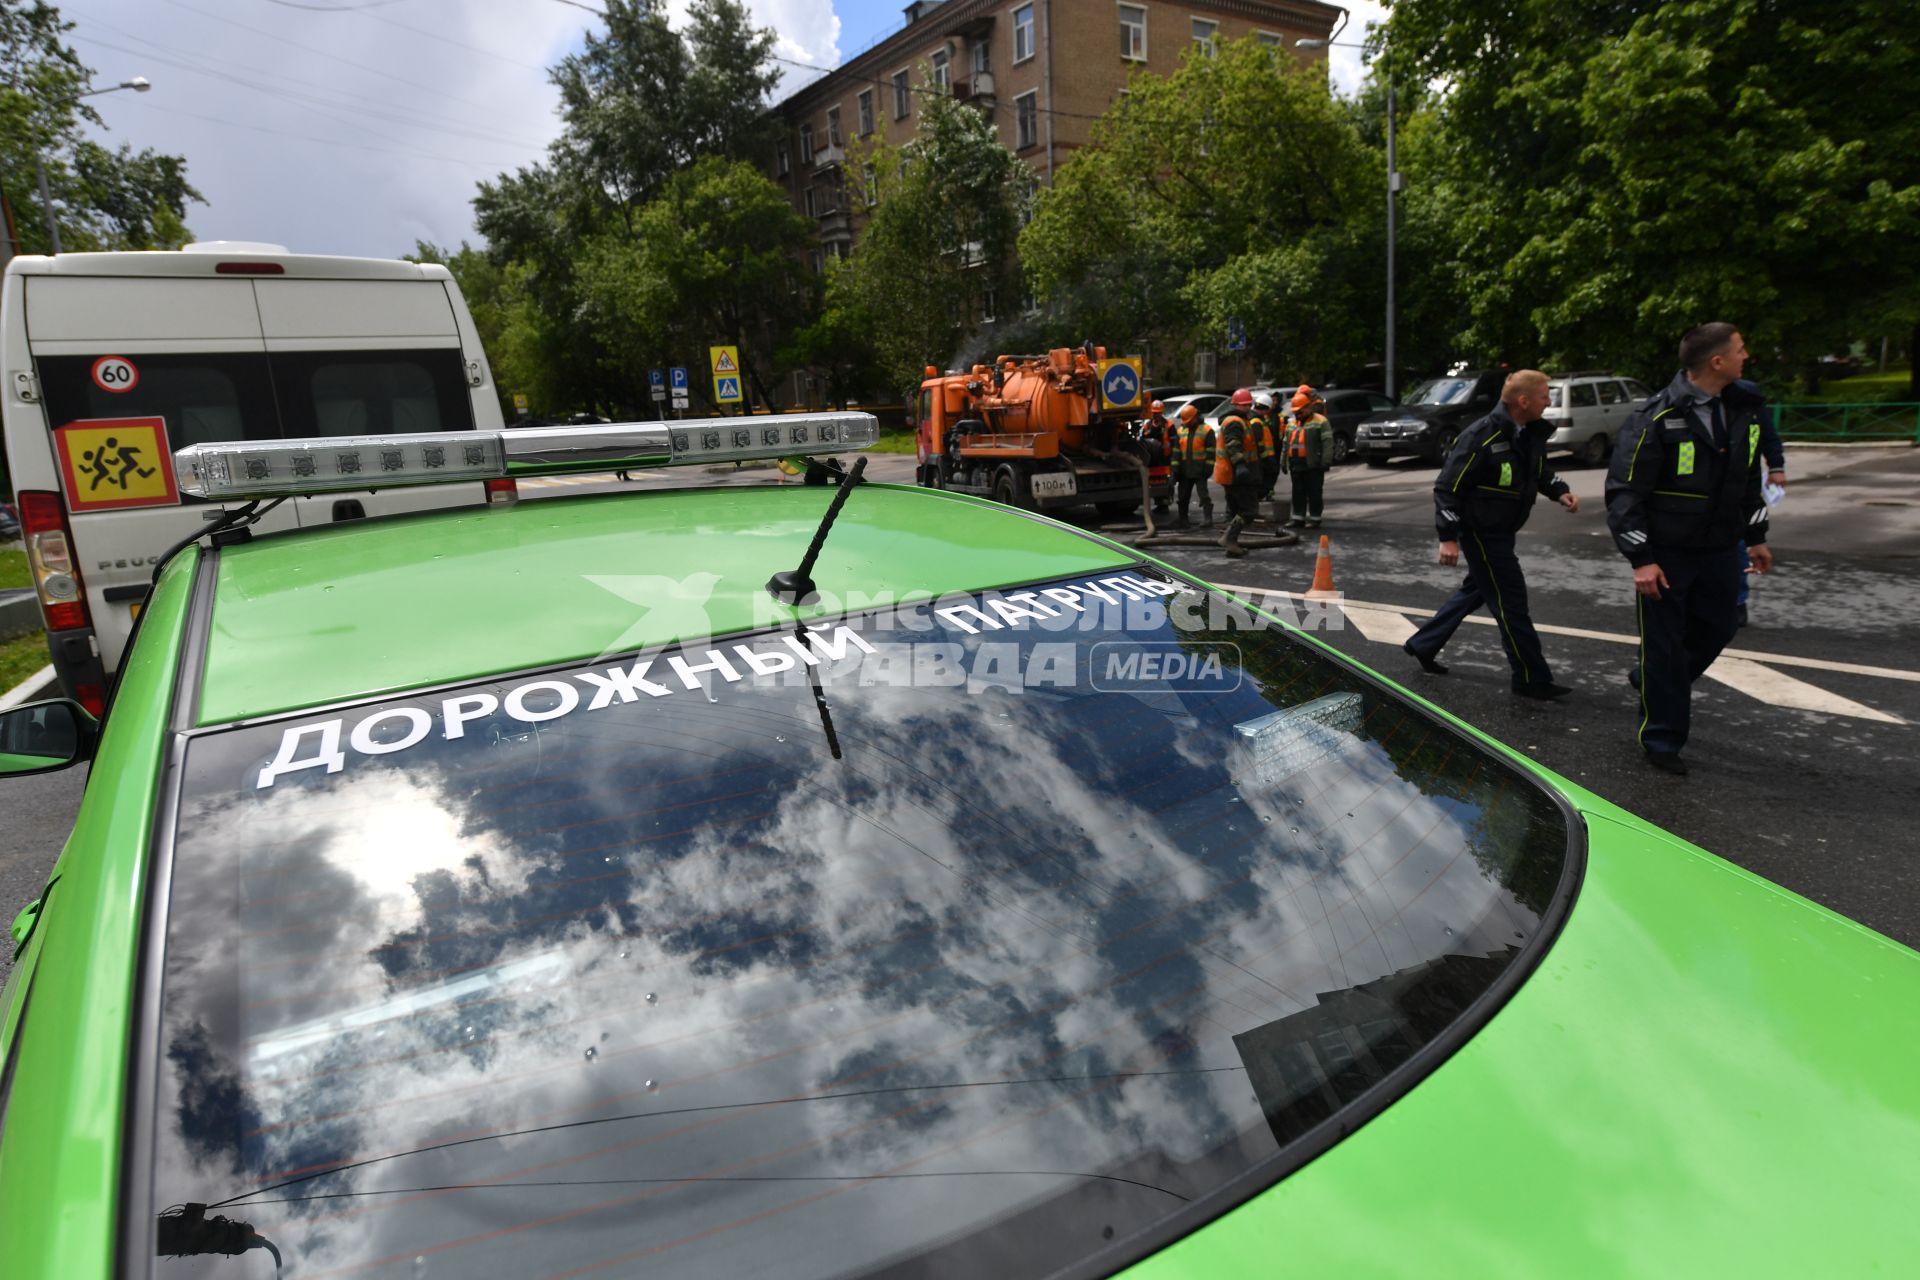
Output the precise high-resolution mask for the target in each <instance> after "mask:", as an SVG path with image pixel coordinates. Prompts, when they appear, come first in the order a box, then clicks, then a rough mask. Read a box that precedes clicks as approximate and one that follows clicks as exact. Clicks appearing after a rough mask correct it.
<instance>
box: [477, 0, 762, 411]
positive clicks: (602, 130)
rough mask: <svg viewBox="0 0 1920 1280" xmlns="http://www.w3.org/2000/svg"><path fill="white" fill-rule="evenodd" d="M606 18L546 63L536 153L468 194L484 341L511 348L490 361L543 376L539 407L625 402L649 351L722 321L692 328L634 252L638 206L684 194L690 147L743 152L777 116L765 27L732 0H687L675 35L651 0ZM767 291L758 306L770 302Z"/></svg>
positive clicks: (534, 382)
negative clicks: (540, 151) (495, 291)
mask: <svg viewBox="0 0 1920 1280" xmlns="http://www.w3.org/2000/svg"><path fill="white" fill-rule="evenodd" d="M605 18H606V30H605V32H604V34H593V35H589V36H588V37H587V39H586V42H585V45H584V47H583V48H582V50H581V52H579V53H577V54H573V55H570V56H568V57H567V58H565V59H563V60H562V61H561V62H560V63H559V65H557V66H555V67H554V68H553V69H552V71H551V73H550V74H551V78H552V80H553V83H554V85H555V86H556V87H557V88H558V89H559V91H560V114H561V119H562V131H561V135H560V137H559V138H558V139H557V140H556V141H555V142H554V143H553V145H552V147H551V148H550V150H549V154H548V156H547V159H546V162H545V163H542V164H535V165H530V166H527V167H525V168H522V169H520V170H518V171H516V172H514V173H511V174H504V173H503V174H501V175H499V177H497V178H496V179H494V180H493V181H492V182H483V183H481V184H480V189H479V192H478V194H477V195H476V196H475V198H474V221H475V225H476V227H477V228H478V229H479V231H480V234H481V236H482V237H484V239H485V240H486V244H487V249H486V252H487V255H488V257H489V258H490V259H491V261H492V263H493V264H494V266H495V268H496V271H497V276H496V278H497V283H498V286H499V288H500V290H501V292H500V306H501V312H500V314H501V326H502V327H501V331H500V335H499V339H498V340H499V341H500V342H501V343H503V344H506V345H507V347H508V348H509V349H510V350H511V351H512V352H514V353H515V354H513V355H511V356H509V357H507V358H506V359H504V360H503V359H502V358H501V357H498V356H496V357H495V359H496V361H497V362H499V363H501V364H502V367H503V368H509V369H513V370H515V377H516V378H517V379H518V381H517V382H516V384H515V385H516V389H528V394H529V396H533V395H534V392H533V390H531V388H534V387H541V388H544V390H543V391H542V392H541V394H540V396H539V397H536V403H538V404H540V405H541V406H542V407H543V409H544V410H545V411H546V412H549V413H560V412H565V411H567V410H577V409H596V410H600V411H603V412H609V413H612V414H615V415H621V416H624V415H626V414H630V413H634V412H637V411H638V409H639V406H640V405H642V404H644V403H645V402H646V389H645V386H644V384H643V378H644V370H645V368H646V366H647V361H648V360H653V361H654V362H656V363H657V362H658V360H659V359H661V358H662V357H665V356H667V355H673V354H677V355H679V356H681V357H683V358H690V353H691V352H692V351H695V350H699V349H703V348H704V347H705V346H706V345H707V343H708V342H710V341H714V340H720V339H724V338H726V337H728V336H729V335H730V334H731V333H732V332H733V329H729V330H724V331H714V332H707V333H694V332H693V331H692V330H691V329H690V328H688V327H687V324H686V323H685V322H686V319H687V316H688V314H689V313H688V312H687V311H686V310H685V308H682V309H680V310H679V311H678V312H675V309H674V308H673V307H672V306H670V305H668V304H667V303H666V302H663V301H661V300H660V295H659V291H658V289H656V287H655V284H656V282H653V281H649V280H644V279H641V278H638V277H636V276H635V275H634V274H633V272H634V264H635V263H637V262H639V261H642V260H645V259H646V258H647V255H648V252H649V251H648V249H647V248H646V246H645V245H644V244H643V243H642V240H643V239H644V236H643V227H644V226H646V225H648V211H649V209H650V208H651V207H652V206H653V205H654V204H655V203H656V202H658V201H661V200H670V201H684V200H685V199H686V198H687V196H688V192H687V190H686V189H684V188H680V187H676V186H675V184H676V183H677V182H679V181H680V177H681V175H683V174H685V173H686V172H687V171H688V170H689V169H690V168H691V167H693V166H695V165H696V162H699V161H701V160H702V158H703V157H717V158H723V159H727V160H730V161H734V162H744V161H749V160H755V159H758V158H759V157H760V156H761V155H762V154H764V152H765V151H766V150H767V149H768V148H769V147H770V142H771V137H772V134H771V132H770V131H772V130H775V129H777V128H778V123H777V121H776V120H775V119H774V117H772V115H771V114H770V113H769V112H768V111H767V110H766V105H765V104H766V96H767V93H768V92H769V90H771V88H772V87H773V86H774V85H775V84H776V83H777V81H778V74H777V72H776V71H775V70H774V69H773V62H772V56H771V55H772V50H773V40H774V37H773V33H772V32H770V31H768V30H765V29H762V28H757V27H755V26H753V24H752V22H751V21H750V19H749V16H748V13H747V10H746V8H745V6H744V5H742V4H741V3H739V0H695V3H694V4H693V5H692V6H691V8H690V10H689V22H688V25H687V27H686V28H685V29H684V30H683V31H679V32H676V31H674V30H673V29H672V28H671V27H670V26H669V25H668V22H667V6H666V4H665V3H664V2H663V0H609V2H608V3H607V4H606V6H605ZM709 176H711V175H709ZM652 225H653V227H654V234H655V235H656V238H657V234H658V230H659V228H658V225H657V220H656V222H655V223H654V224H652ZM739 247H740V245H739V243H736V244H735V248H739ZM684 274H685V273H684V272H680V271H679V269H678V268H676V278H680V277H681V276H683V275H684ZM668 292H669V293H671V292H672V291H671V290H669V291H668ZM775 302H776V305H775V306H774V307H773V308H771V309H770V311H769V314H770V315H771V316H776V317H777V316H781V315H784V314H785V311H784V310H782V306H781V305H779V300H775ZM643 303H644V305H643ZM669 313H673V314H669ZM676 316H677V318H675V317H676ZM734 328H736V329H753V328H755V326H754V325H752V324H748V323H746V322H744V321H742V322H741V323H739V324H736V325H735V326H734ZM747 340H748V341H754V339H747ZM762 341H763V342H765V341H771V339H765V340H762ZM667 342H673V343H678V344H681V345H680V346H679V347H678V348H677V349H676V350H669V349H667V348H666V347H664V346H663V345H662V344H663V343H667Z"/></svg>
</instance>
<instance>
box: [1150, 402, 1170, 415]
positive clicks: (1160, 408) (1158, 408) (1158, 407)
mask: <svg viewBox="0 0 1920 1280" xmlns="http://www.w3.org/2000/svg"><path fill="white" fill-rule="evenodd" d="M1166 411H1167V406H1166V405H1164V404H1161V403H1160V402H1159V401H1158V400H1155V401H1154V402H1153V412H1155V413H1165V412H1166Z"/></svg>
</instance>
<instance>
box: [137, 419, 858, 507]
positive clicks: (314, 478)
mask: <svg viewBox="0 0 1920 1280" xmlns="http://www.w3.org/2000/svg"><path fill="white" fill-rule="evenodd" d="M879 438H880V424H879V422H878V420H877V419H875V418H874V416H873V415H872V414H870V413H798V414H782V415H767V414H762V415H758V416H755V417H745V418H695V419H690V420H687V421H683V422H671V423H667V422H606V423H595V424H592V425H590V426H577V427H571V426H570V427H526V428H520V429H517V430H509V431H440V432H433V433H429V434H420V435H391V436H331V437H323V438H321V439H315V440H234V441H228V442H224V443H220V444H196V445H189V446H187V447H186V448H184V449H177V450H175V451H174V455H173V466H174V471H175V472H176V473H177V474H178V476H179V480H180V490H181V492H183V493H190V494H193V495H194V496H195V497H200V498H213V499H226V498H266V497H285V496H294V495H299V494H304V493H330V492H339V491H342V490H368V489H388V488H395V487H398V486H402V485H420V484H442V483H452V482H458V481H474V480H489V479H494V478H498V477H516V478H517V477H521V476H533V475H554V474H560V473H566V472H580V471H615V470H619V471H626V470H632V469H635V468H640V467H684V466H697V465H700V464H703V463H724V462H748V461H753V460H756V459H761V458H791V457H806V456H809V455H814V454H827V453H854V452H857V451H859V450H861V449H864V448H866V447H867V446H869V445H871V444H873V443H875V442H876V441H877V440H879Z"/></svg>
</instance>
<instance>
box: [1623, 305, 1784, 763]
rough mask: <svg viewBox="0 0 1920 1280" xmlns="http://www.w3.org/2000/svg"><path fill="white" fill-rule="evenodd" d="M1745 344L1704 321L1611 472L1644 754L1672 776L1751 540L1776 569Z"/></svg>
mask: <svg viewBox="0 0 1920 1280" xmlns="http://www.w3.org/2000/svg"><path fill="white" fill-rule="evenodd" d="M1746 363H1747V345H1746V342H1745V341H1744V340H1743V339H1742V338H1741V336H1740V333H1739V331H1738V330H1736V329H1735V328H1734V327H1733V326H1732V325H1730V324H1726V323H1724V322H1715V323H1713V324H1703V325H1701V326H1700V327H1699V328H1697V329H1694V330H1693V331H1692V332H1690V333H1688V334H1687V336H1686V337H1684V338H1682V339H1681V340H1680V366H1681V369H1680V372H1679V373H1677V374H1675V375H1674V379H1673V381H1672V382H1670V383H1668V384H1667V385H1666V387H1665V388H1664V389H1663V390H1661V391H1660V392H1659V393H1657V394H1656V395H1655V396H1654V397H1653V398H1652V399H1650V400H1648V401H1647V402H1646V403H1645V404H1643V405H1641V406H1640V408H1639V409H1637V410H1635V411H1634V413H1633V416H1632V417H1630V418H1628V419H1627V425H1626V426H1625V428H1624V429H1622V431H1621V432H1620V438H1619V440H1618V441H1617V442H1615V444H1614V447H1613V465H1612V467H1611V468H1610V469H1609V470H1608V472H1607V527H1608V528H1609V529H1611V530H1612V531H1613V540H1614V543H1615V545H1617V546H1618V547H1619V548H1620V553H1621V554H1622V555H1624V556H1626V558H1627V561H1628V563H1630V564H1632V565H1633V589H1634V591H1635V593H1636V600H1635V605H1636V608H1637V612H1638V615H1639V627H1640V665H1639V666H1638V667H1636V668H1634V669H1633V670H1631V671H1629V672H1628V673H1627V679H1628V681H1629V682H1631V683H1632V684H1633V685H1634V686H1635V687H1636V688H1637V689H1639V691H1640V735H1639V736H1640V749H1641V750H1642V751H1644V752H1645V753H1646V757H1647V762H1648V763H1649V764H1652V765H1653V766H1654V767H1656V768H1658V769H1662V770H1665V771H1666V772H1668V773H1675V774H1684V773H1686V772H1687V764H1686V761H1684V760H1682V759H1681V758H1680V749H1681V748H1682V747H1684V746H1686V744H1687V721H1688V709H1689V708H1688V703H1689V699H1690V697H1691V694H1692V688H1693V682H1694V681H1695V680H1697V679H1699V678H1700V676H1701V674H1702V673H1703V672H1705V671H1706V669H1707V668H1708V667H1709V666H1711V665H1713V660H1714V659H1715V658H1717V657H1719V656H1720V651H1721V650H1722V649H1724V648H1725V647H1726V646H1727V642H1728V641H1730V640H1732V639H1733V633H1734V631H1735V630H1736V629H1737V627H1738V623H1737V616H1738V615H1737V613H1736V605H1735V603H1734V602H1735V598H1736V596H1737V593H1738V591H1739V586H1740V544H1741V543H1742V542H1743V541H1744V542H1745V543H1746V546H1747V552H1748V554H1749V555H1750V556H1751V557H1752V559H1753V567H1754V569H1755V570H1757V571H1758V572H1760V573H1765V572H1767V571H1768V570H1769V569H1771V568H1773V552H1772V550H1771V549H1769V548H1768V546H1767V503H1766V499H1765V498H1764V497H1763V496H1762V494H1761V487H1760V481H1761V469H1762V467H1763V465H1764V464H1763V462H1762V460H1761V456H1760V439H1761V435H1762V429H1761V425H1760V417H1761V406H1762V402H1761V400H1760V398H1759V397H1758V396H1756V395H1754V394H1752V393H1751V392H1748V391H1745V390H1743V389H1742V388H1740V387H1739V386H1737V385H1735V381H1736V379H1738V378H1739V377H1740V375H1741V373H1742V371H1743V370H1744V369H1745V367H1746Z"/></svg>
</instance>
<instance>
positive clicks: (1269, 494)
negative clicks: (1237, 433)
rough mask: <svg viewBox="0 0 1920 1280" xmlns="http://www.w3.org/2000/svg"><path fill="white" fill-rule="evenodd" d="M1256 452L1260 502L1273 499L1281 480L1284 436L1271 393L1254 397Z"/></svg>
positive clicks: (1278, 413) (1254, 439)
mask: <svg viewBox="0 0 1920 1280" xmlns="http://www.w3.org/2000/svg"><path fill="white" fill-rule="evenodd" d="M1248 425H1249V426H1251V427H1252V428H1253V442H1254V452H1255V453H1256V454H1258V455H1259V458H1260V500H1261V501H1262V502H1267V501H1270V500H1271V499H1272V498H1273V486H1274V485H1275V484H1277V483H1279V480H1280V438H1281V436H1282V435H1283V434H1284V431H1283V430H1282V428H1281V424H1280V409H1279V406H1278V405H1277V404H1276V403H1275V401H1274V397H1273V396H1272V395H1271V394H1270V393H1265V394H1257V395H1255V396H1254V397H1253V421H1252V422H1251V423H1249V424H1248Z"/></svg>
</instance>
